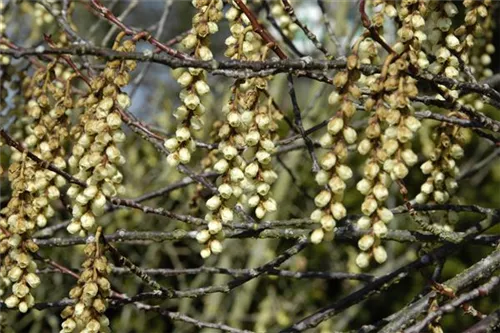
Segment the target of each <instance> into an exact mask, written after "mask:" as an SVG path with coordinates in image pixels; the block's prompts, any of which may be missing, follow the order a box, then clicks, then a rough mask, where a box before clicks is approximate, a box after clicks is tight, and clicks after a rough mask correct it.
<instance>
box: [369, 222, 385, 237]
mask: <svg viewBox="0 0 500 333" xmlns="http://www.w3.org/2000/svg"><path fill="white" fill-rule="evenodd" d="M387 231H388V230H387V226H386V225H385V223H384V222H382V221H377V222H375V223H374V224H373V233H374V234H375V236H377V237H384V236H385V235H387Z"/></svg>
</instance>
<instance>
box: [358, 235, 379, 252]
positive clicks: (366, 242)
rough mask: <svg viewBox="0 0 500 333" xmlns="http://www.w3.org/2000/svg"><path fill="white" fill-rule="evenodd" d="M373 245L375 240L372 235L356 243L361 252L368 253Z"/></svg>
mask: <svg viewBox="0 0 500 333" xmlns="http://www.w3.org/2000/svg"><path fill="white" fill-rule="evenodd" d="M373 243H375V238H373V236H372V235H364V236H363V237H361V238H360V239H359V241H358V248H359V249H360V250H362V251H368V250H369V249H370V248H371V247H372V246H373Z"/></svg>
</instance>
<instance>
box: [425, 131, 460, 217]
mask: <svg viewBox="0 0 500 333" xmlns="http://www.w3.org/2000/svg"><path fill="white" fill-rule="evenodd" d="M462 131H463V130H462V129H460V128H459V127H458V126H455V125H450V124H442V125H440V126H439V128H438V130H437V132H436V134H435V137H434V142H435V148H434V150H433V151H432V153H431V154H430V156H429V159H428V160H427V161H426V162H424V163H423V164H422V165H421V166H420V170H421V171H422V173H423V174H424V175H426V176H427V179H426V181H425V183H423V184H422V186H421V187H420V193H419V194H418V195H417V196H416V197H415V201H416V202H417V203H419V204H425V203H429V202H431V203H436V204H446V203H448V202H449V201H450V198H451V197H452V196H453V194H455V193H456V191H457V189H458V182H457V177H458V175H459V173H460V170H459V168H458V165H457V161H458V160H459V159H461V158H462V157H463V156H464V150H463V148H462V146H463V145H464V143H465V142H464V136H463V133H462ZM447 215H448V216H447V218H446V219H445V220H447V221H448V222H449V224H454V222H456V221H457V218H458V216H457V214H456V212H452V211H449V212H447Z"/></svg>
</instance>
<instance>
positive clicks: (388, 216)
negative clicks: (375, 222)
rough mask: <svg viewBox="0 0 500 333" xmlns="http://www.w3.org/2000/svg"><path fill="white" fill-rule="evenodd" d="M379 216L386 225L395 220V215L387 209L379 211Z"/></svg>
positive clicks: (383, 208)
mask: <svg viewBox="0 0 500 333" xmlns="http://www.w3.org/2000/svg"><path fill="white" fill-rule="evenodd" d="M377 215H378V217H379V218H380V219H381V220H382V221H383V222H385V223H389V222H390V221H392V219H393V218H394V214H393V213H392V212H391V211H390V210H389V209H387V208H385V207H382V208H380V209H378V210H377Z"/></svg>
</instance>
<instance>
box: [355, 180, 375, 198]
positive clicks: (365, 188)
mask: <svg viewBox="0 0 500 333" xmlns="http://www.w3.org/2000/svg"><path fill="white" fill-rule="evenodd" d="M356 189H357V190H358V191H359V192H360V193H361V194H363V195H368V194H369V193H370V190H371V189H372V183H371V182H370V181H369V180H368V179H366V178H363V179H361V180H360V181H359V182H358V183H357V184H356Z"/></svg>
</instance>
